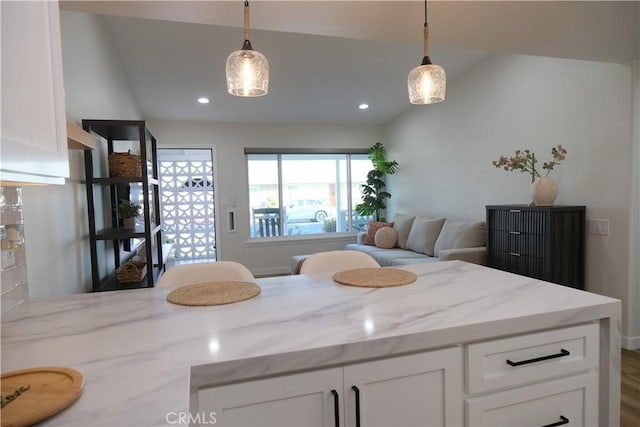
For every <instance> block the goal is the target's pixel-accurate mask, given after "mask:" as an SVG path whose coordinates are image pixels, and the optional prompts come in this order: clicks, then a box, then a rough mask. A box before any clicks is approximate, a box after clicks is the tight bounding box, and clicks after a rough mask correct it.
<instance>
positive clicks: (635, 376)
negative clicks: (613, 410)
mask: <svg viewBox="0 0 640 427" xmlns="http://www.w3.org/2000/svg"><path fill="white" fill-rule="evenodd" d="M621 382H622V398H621V401H622V402H621V407H620V426H621V427H638V426H640V350H636V351H631V350H625V349H622V381H621Z"/></svg>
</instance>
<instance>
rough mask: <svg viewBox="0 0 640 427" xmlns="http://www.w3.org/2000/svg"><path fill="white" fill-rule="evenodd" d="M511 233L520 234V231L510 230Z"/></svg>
mask: <svg viewBox="0 0 640 427" xmlns="http://www.w3.org/2000/svg"><path fill="white" fill-rule="evenodd" d="M509 234H520V232H519V231H509Z"/></svg>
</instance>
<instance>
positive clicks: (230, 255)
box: [148, 120, 382, 275]
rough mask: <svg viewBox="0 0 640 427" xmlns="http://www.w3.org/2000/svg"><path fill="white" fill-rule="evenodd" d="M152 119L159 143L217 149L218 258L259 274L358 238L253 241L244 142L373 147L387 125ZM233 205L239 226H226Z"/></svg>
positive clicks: (277, 270)
mask: <svg viewBox="0 0 640 427" xmlns="http://www.w3.org/2000/svg"><path fill="white" fill-rule="evenodd" d="M148 125H149V128H150V129H151V132H152V133H153V134H154V136H155V137H156V139H157V140H158V146H159V147H162V148H180V147H185V148H213V149H214V174H215V176H214V182H215V184H214V187H215V198H216V201H217V203H216V226H217V228H218V230H217V239H218V240H217V247H218V259H219V260H231V261H238V262H241V263H243V264H245V265H246V266H247V267H248V268H249V269H250V270H251V271H252V272H253V274H256V275H258V274H276V273H286V272H288V271H289V269H290V258H291V256H292V255H300V254H306V253H314V252H319V251H325V250H333V249H344V245H345V242H352V241H354V237H353V235H350V236H344V235H343V236H342V237H338V238H335V239H333V240H326V239H322V240H319V239H313V238H304V237H301V236H295V237H291V238H290V239H286V241H282V239H280V240H279V241H276V242H273V241H271V242H269V241H268V240H267V241H265V242H261V243H256V242H251V243H248V240H249V221H250V215H249V208H248V206H249V194H248V183H247V168H246V159H245V155H244V148H245V147H271V148H289V147H296V148H369V147H370V146H371V145H373V144H374V143H376V142H378V141H381V136H382V127H380V126H348V125H316V124H306V125H305V124H295V125H287V124H269V125H260V124H244V123H235V124H234V123H225V124H222V123H210V122H180V121H153V120H151V121H149V122H148ZM232 200H234V201H235V202H231V201H232ZM228 210H235V211H236V224H237V231H236V232H229V231H227V230H228V226H229V225H228V217H227V211H228Z"/></svg>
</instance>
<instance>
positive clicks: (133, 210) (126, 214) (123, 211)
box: [118, 199, 142, 218]
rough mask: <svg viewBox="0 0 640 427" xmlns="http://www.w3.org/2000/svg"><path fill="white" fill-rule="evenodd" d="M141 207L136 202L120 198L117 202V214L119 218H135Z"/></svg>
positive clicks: (138, 214)
mask: <svg viewBox="0 0 640 427" xmlns="http://www.w3.org/2000/svg"><path fill="white" fill-rule="evenodd" d="M141 208H142V206H140V205H139V204H138V203H136V202H132V201H130V200H127V199H120V203H118V216H119V217H120V218H136V217H138V216H140V209H141Z"/></svg>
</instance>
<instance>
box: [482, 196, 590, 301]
mask: <svg viewBox="0 0 640 427" xmlns="http://www.w3.org/2000/svg"><path fill="white" fill-rule="evenodd" d="M486 209H487V260H488V261H487V262H488V265H489V266H490V267H493V268H497V269H500V270H504V271H509V272H512V273H516V274H522V275H525V276H530V277H534V278H536V279H541V280H546V281H549V282H553V283H558V284H561V285H565V286H570V287H572V288H578V289H584V264H585V229H586V224H585V212H586V207H585V206H527V205H494V206H487V207H486Z"/></svg>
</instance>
